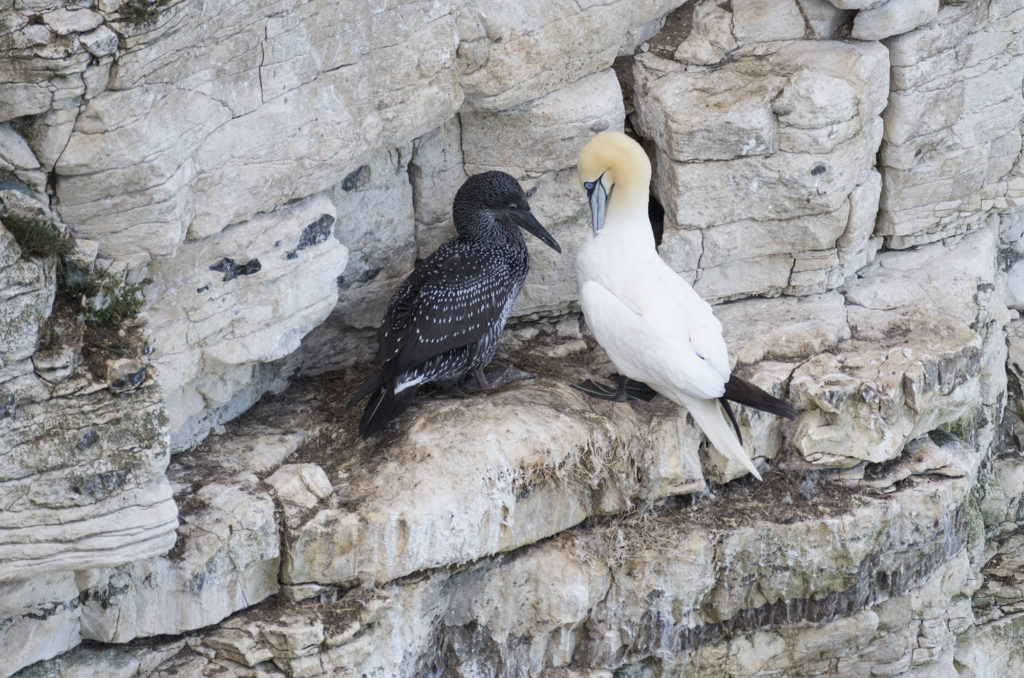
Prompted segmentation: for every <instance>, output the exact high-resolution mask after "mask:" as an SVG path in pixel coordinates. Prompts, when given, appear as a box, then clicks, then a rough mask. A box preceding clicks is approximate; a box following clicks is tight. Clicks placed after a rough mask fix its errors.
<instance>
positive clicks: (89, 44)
mask: <svg viewBox="0 0 1024 678" xmlns="http://www.w3.org/2000/svg"><path fill="white" fill-rule="evenodd" d="M81 40H82V44H83V45H85V48H86V49H87V50H89V54H92V55H93V56H94V57H105V56H110V55H111V54H113V53H114V52H116V51H117V34H116V33H114V31H112V30H110V29H109V28H107V27H106V26H100V27H99V28H97V29H96V30H94V31H92V32H90V33H86V34H85V35H83V36H82V37H81Z"/></svg>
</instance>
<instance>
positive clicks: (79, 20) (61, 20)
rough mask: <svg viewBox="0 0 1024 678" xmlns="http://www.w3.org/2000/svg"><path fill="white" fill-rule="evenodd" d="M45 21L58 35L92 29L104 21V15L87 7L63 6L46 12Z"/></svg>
mask: <svg viewBox="0 0 1024 678" xmlns="http://www.w3.org/2000/svg"><path fill="white" fill-rule="evenodd" d="M43 21H45V22H46V25H47V26H49V27H50V28H52V29H53V31H54V32H55V33H56V34H57V35H67V34H69V33H85V32H86V31H91V30H92V29H94V28H96V27H97V26H99V25H100V24H102V23H103V17H102V16H101V15H99V14H97V13H96V12H92V11H89V10H87V9H79V8H70V9H69V8H63V7H62V8H60V9H57V10H54V11H52V12H47V13H46V14H44V15H43Z"/></svg>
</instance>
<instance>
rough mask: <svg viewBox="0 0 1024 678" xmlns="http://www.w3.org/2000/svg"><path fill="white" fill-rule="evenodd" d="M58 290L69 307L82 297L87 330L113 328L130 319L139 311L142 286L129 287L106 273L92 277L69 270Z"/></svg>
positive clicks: (91, 275)
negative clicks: (85, 303) (84, 303)
mask: <svg viewBox="0 0 1024 678" xmlns="http://www.w3.org/2000/svg"><path fill="white" fill-rule="evenodd" d="M60 287H61V289H62V291H63V293H64V295H65V298H66V299H67V300H68V301H69V302H71V303H72V305H73V306H74V302H76V301H78V302H79V303H80V300H81V299H82V298H83V297H84V298H85V299H86V300H87V308H85V309H83V311H82V315H83V316H84V317H85V322H86V324H88V325H89V326H90V327H97V326H99V325H115V324H117V323H120V322H121V321H122V320H127V319H129V318H134V317H135V316H136V315H138V313H139V310H140V309H141V308H142V301H143V300H142V285H132V284H129V283H127V282H125V281H124V280H123V279H122V278H121V277H120V276H118V275H116V274H114V273H112V272H110V271H108V270H106V269H101V270H99V271H97V272H96V273H93V274H89V273H87V272H82V271H78V270H74V269H71V270H69V271H68V273H66V274H65V275H64V276H63V281H62V284H61V285H60Z"/></svg>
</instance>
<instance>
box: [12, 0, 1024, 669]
mask: <svg viewBox="0 0 1024 678" xmlns="http://www.w3.org/2000/svg"><path fill="white" fill-rule="evenodd" d="M1019 4H1020V3H1019V2H1012V1H1009V0H970V1H968V2H939V1H938V0H921V1H918V0H888V1H886V0H871V1H866V0H767V1H765V0H732V1H731V2H722V1H720V0H689V1H688V2H681V1H680V0H643V1H642V2H629V1H628V0H612V1H610V2H602V3H591V2H568V1H562V0H555V1H550V0H549V1H547V2H533V1H530V2H520V3H507V2H495V1H492V0H437V1H430V0H427V1H424V0H398V1H396V2H391V3H386V6H385V5H381V6H376V5H374V6H370V4H367V3H361V2H349V1H347V2H343V3H340V4H339V3H326V2H320V1H319V0H310V1H306V2H300V3H278V2H272V1H270V0H261V1H260V2H250V3H240V4H239V3H236V4H230V5H226V6H224V5H222V4H218V3H198V4H196V3H183V2H176V1H174V0H157V1H156V2H140V1H137V0H124V1H119V0H98V1H97V2H95V3H91V2H86V3H77V4H66V3H62V2H58V1H57V0H26V1H23V2H17V3H14V4H13V5H11V6H9V7H7V8H5V9H3V10H0V69H2V73H3V77H0V300H2V303H0V657H3V658H4V661H3V662H0V675H3V676H7V675H12V674H15V673H18V675H20V676H64V675H111V676H136V675H139V676H142V675H161V676H162V675H166V676H171V675H176V676H182V675H187V676H192V675H194V676H201V675H226V676H303V677H304V676H320V675H324V676H327V675H332V676H333V675H337V676H516V677H520V676H546V677H547V678H568V677H570V676H573V677H589V678H597V677H598V676H600V677H602V678H604V677H606V676H611V675H616V676H630V677H638V678H639V677H645V678H646V677H653V676H704V677H706V676H754V675H784V676H811V675H841V676H878V675H890V676H902V675H912V676H936V675H961V676H992V675H1012V674H1013V673H1014V671H1016V670H1017V668H1018V667H1019V664H1020V662H1021V651H1020V647H1021V639H1022V638H1024V625H1022V622H1021V619H1022V617H1021V615H1020V612H1021V610H1022V609H1024V551H1022V549H1024V527H1022V525H1024V512H1022V508H1021V504H1022V497H1024V456H1022V455H1021V445H1022V441H1024V396H1022V390H1024V389H1022V383H1024V321H1022V320H1021V319H1020V312H1021V311H1022V310H1024V244H1022V243H1024V203H1022V200H1024V166H1022V144H1021V138H1022V136H1021V135H1022V129H1024V9H1022V8H1020V7H1019ZM606 129H617V130H625V131H627V132H628V133H630V134H632V135H634V136H635V137H636V138H638V139H639V140H640V141H641V143H642V144H643V145H644V147H645V149H646V150H647V151H648V154H649V155H650V157H651V159H652V163H653V168H654V176H653V182H652V196H653V200H652V206H651V215H652V223H653V225H654V228H655V231H656V235H657V238H658V241H659V247H660V253H661V255H662V257H663V258H665V259H666V260H667V261H668V262H669V263H670V264H671V265H672V266H673V267H674V268H675V269H676V270H677V271H678V272H679V273H680V275H682V276H683V277H685V278H687V279H688V280H690V281H691V282H692V283H693V285H694V287H695V288H696V289H697V290H698V292H700V293H701V294H702V295H703V296H704V297H705V298H707V299H709V300H710V301H711V302H713V303H714V304H716V307H715V308H716V314H717V315H718V317H719V318H720V319H721V321H722V324H723V326H724V329H725V334H726V339H727V342H728V344H729V347H730V354H731V356H732V358H733V360H734V362H735V365H736V367H735V370H736V371H737V372H738V373H740V374H741V375H743V376H744V377H745V378H747V379H750V380H751V381H753V382H755V383H757V384H759V385H760V386H762V387H763V388H765V389H767V390H769V391H771V392H773V393H775V394H776V395H778V396H780V397H784V398H786V399H787V400H789V401H790V402H792V403H793V404H794V405H795V406H796V407H797V409H798V410H799V415H798V417H797V418H796V419H795V420H794V421H783V420H780V419H778V418H775V417H772V416H770V415H767V414H763V413H759V412H755V411H752V410H747V409H743V408H741V409H742V411H739V412H738V420H739V425H740V428H741V431H742V434H743V438H744V441H745V445H746V446H747V449H749V450H750V451H751V452H752V455H753V456H754V459H755V462H756V463H757V464H759V465H760V466H761V468H762V469H763V470H764V475H765V481H764V482H763V483H758V482H757V481H755V480H753V479H752V478H750V477H749V476H747V475H746V474H745V472H744V470H743V469H742V468H740V467H738V466H736V465H734V464H733V463H731V462H729V461H728V460H726V459H725V458H724V457H722V456H721V455H719V454H718V453H717V451H715V450H714V449H713V448H710V447H709V446H708V445H707V443H706V442H705V441H704V439H703V436H702V434H701V433H700V430H699V429H698V428H697V427H696V426H695V425H694V424H693V422H692V420H691V419H690V418H689V417H688V416H687V414H686V412H685V411H684V410H682V409H680V408H678V407H676V406H674V405H672V404H671V403H668V402H666V401H664V400H663V399H657V400H655V401H654V402H652V403H641V402H630V403H626V404H621V403H611V402H605V401H596V400H593V399H588V398H587V397H586V396H585V395H583V394H582V393H580V392H579V391H576V390H574V389H572V388H571V387H570V384H572V383H577V382H579V381H581V380H583V379H587V378H599V379H607V378H608V376H609V375H610V374H611V372H612V371H613V370H614V368H613V367H612V366H611V365H610V364H609V362H608V361H607V358H606V356H605V355H604V353H603V352H602V351H601V349H600V348H599V347H598V346H597V345H596V343H595V342H594V340H593V338H592V336H591V335H590V332H589V330H588V328H587V325H586V320H585V318H582V317H580V315H579V313H578V310H579V309H578V305H577V301H576V300H577V289H576V282H575V272H574V265H573V260H574V257H575V253H576V251H577V249H578V247H579V245H580V243H581V242H582V241H583V240H584V238H585V237H587V234H588V231H589V229H588V226H587V223H588V217H587V212H586V210H587V207H586V203H585V200H584V197H583V192H582V189H581V188H580V186H579V185H578V178H577V177H576V176H575V161H576V156H577V154H578V152H579V150H580V148H581V147H582V146H583V144H585V143H586V141H587V140H588V139H589V138H591V137H592V136H593V135H594V134H595V133H597V132H599V131H602V130H606ZM490 169H500V170H503V171H506V172H509V173H511V174H513V175H514V176H515V177H516V178H517V179H518V180H519V181H520V182H521V183H522V184H523V186H524V187H525V188H526V189H528V190H530V191H535V192H534V193H532V197H531V206H532V208H533V211H534V213H535V214H537V215H538V217H539V218H540V220H541V221H542V223H544V225H545V226H546V227H547V228H548V230H550V231H551V232H552V233H553V234H554V236H555V237H556V238H557V239H558V240H559V242H560V243H561V245H562V248H563V253H562V255H561V256H558V255H557V254H556V253H554V252H553V251H550V250H548V249H546V248H543V247H542V246H538V244H537V243H531V244H530V248H531V255H532V260H531V265H532V270H531V272H530V275H529V277H528V279H527V282H526V285H525V286H524V288H523V292H522V294H521V296H520V298H519V300H518V302H517V304H516V306H515V309H514V311H513V318H512V320H511V322H510V326H509V328H508V329H507V330H506V332H505V335H504V337H503V338H502V343H501V348H500V350H499V357H498V360H499V361H503V362H513V363H515V364H517V365H519V366H521V367H524V368H526V369H529V370H530V371H531V372H533V373H535V374H536V377H535V378H533V379H530V380H526V381H522V382H517V383H515V384H512V385H510V386H507V387H504V388H502V389H499V390H496V391H494V392H490V393H468V394H467V393H457V392H456V393H438V394H434V395H432V396H431V395H428V396H425V397H423V398H420V399H419V400H417V402H416V403H415V404H414V406H413V407H412V408H411V410H410V411H409V412H408V413H407V414H405V415H403V417H402V418H401V419H400V421H399V424H398V426H397V427H395V428H392V429H390V430H388V431H386V432H385V433H384V434H381V435H380V436H377V437H376V438H374V439H371V440H370V441H360V440H358V438H357V437H356V435H355V427H356V423H357V421H358V412H357V411H356V410H350V409H347V408H346V406H345V404H346V401H347V400H348V397H349V395H350V394H351V393H352V392H353V391H354V389H355V387H356V386H357V384H358V383H359V381H360V380H361V379H362V378H363V377H365V375H366V373H367V371H368V370H369V364H368V361H369V360H371V359H372V357H373V355H374V352H375V348H376V346H375V340H374V337H373V334H374V330H375V327H376V323H377V322H378V321H379V318H380V316H381V314H382V312H383V309H384V307H385V305H386V303H387V300H388V298H389V297H390V295H391V293H392V292H393V291H394V289H395V287H396V286H397V284H398V283H399V281H400V280H401V279H402V278H404V276H406V275H407V274H408V272H409V271H410V270H411V269H412V266H413V265H414V263H415V262H416V260H417V259H419V258H422V257H424V256H426V255H427V254H429V253H430V252H431V251H432V250H433V249H434V248H435V247H436V246H437V245H438V244H440V243H441V242H443V241H444V240H445V239H447V238H449V237H451V236H452V234H453V229H452V225H451V214H450V206H451V200H452V197H453V195H454V193H455V191H456V190H457V188H458V187H459V186H460V185H461V183H462V182H463V181H464V180H465V178H466V177H467V176H468V175H470V174H473V173H476V172H481V171H485V170H490ZM37 222H45V223H47V224H51V225H52V227H53V228H54V229H56V231H57V232H59V233H64V232H68V233H70V234H71V235H73V236H74V238H75V241H76V243H77V248H78V249H77V252H76V253H74V254H72V255H65V256H63V257H58V256H55V255H53V254H46V253H45V252H42V251H37V250H36V249H33V247H32V246H31V245H30V244H29V243H28V242H27V240H26V236H25V231H24V224H25V223H37ZM69 262H78V263H75V264H74V265H75V266H86V267H87V268H88V269H89V270H96V271H105V272H106V273H105V275H109V276H113V278H115V279H117V280H119V281H122V282H123V283H124V284H126V285H133V284H138V285H140V286H141V290H142V293H143V295H144V298H145V304H144V306H143V307H142V308H141V311H140V313H139V315H138V319H137V320H136V321H132V323H131V324H132V327H134V326H135V325H138V326H140V327H142V329H143V331H144V332H145V340H144V342H143V344H144V346H141V348H140V349H139V350H138V351H137V352H136V353H137V354H133V355H132V356H131V359H130V360H129V359H125V358H122V359H121V360H114V359H110V360H108V361H106V364H105V365H98V364H97V361H96V359H95V357H94V356H95V355H98V354H99V353H97V351H99V350H100V349H102V350H103V351H106V353H103V355H108V354H109V352H110V351H112V350H116V349H117V348H118V346H119V345H120V344H121V343H125V344H127V343H130V341H129V340H130V337H131V336H134V335H131V334H130V331H132V330H131V328H127V326H126V327H125V328H122V329H121V332H122V334H118V333H117V332H112V333H110V334H108V335H104V336H103V337H100V339H97V338H96V336H95V332H93V333H91V334H90V332H89V331H88V330H86V331H85V334H84V335H83V330H82V327H83V325H82V317H81V316H82V314H83V311H82V309H87V307H88V306H89V304H90V303H92V304H95V303H98V302H96V300H95V299H93V300H86V299H84V298H83V299H80V300H79V299H73V298H70V299H69V295H68V293H67V286H68V284H69V281H70V280H71V277H72V276H73V271H74V270H77V269H75V268H74V267H73V266H72V264H71V263H69ZM55 299H56V300H57V301H56V303H55ZM69 309H70V310H69ZM76 309H77V312H78V313H79V316H80V317H79V318H77V319H76V318H75V313H76ZM76 328H77V329H76ZM126 328H127V329H128V330H129V334H124V331H125V329H126ZM55 336H59V337H61V341H55V340H54V337H55ZM83 337H84V338H83ZM97 341H101V342H105V343H103V345H101V346H99V347H97V346H96V345H95V343H96V342H97ZM83 342H84V345H83ZM89 342H93V345H90V343H89ZM129 641H130V642H129Z"/></svg>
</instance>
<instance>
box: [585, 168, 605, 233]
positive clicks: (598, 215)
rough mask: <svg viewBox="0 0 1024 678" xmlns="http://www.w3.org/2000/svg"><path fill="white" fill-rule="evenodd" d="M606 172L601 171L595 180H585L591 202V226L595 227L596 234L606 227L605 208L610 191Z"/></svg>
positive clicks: (588, 198)
mask: <svg viewBox="0 0 1024 678" xmlns="http://www.w3.org/2000/svg"><path fill="white" fill-rule="evenodd" d="M603 178H604V173H603V172H602V173H601V176H599V177H598V178H597V179H595V180H594V181H585V182H583V188H585V189H587V200H588V201H589V202H590V227H591V228H593V229H594V235H597V233H598V231H600V230H601V229H602V228H604V208H605V205H606V204H607V203H608V192H607V191H606V190H605V187H604V182H603V181H602V179H603Z"/></svg>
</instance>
